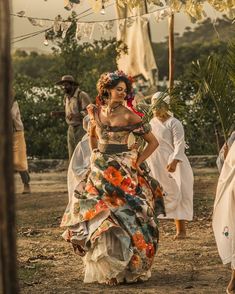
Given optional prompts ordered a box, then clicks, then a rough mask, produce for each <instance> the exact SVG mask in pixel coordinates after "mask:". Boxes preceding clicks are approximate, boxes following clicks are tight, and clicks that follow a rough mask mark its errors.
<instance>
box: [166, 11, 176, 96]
mask: <svg viewBox="0 0 235 294" xmlns="http://www.w3.org/2000/svg"><path fill="white" fill-rule="evenodd" d="M174 18H175V17H174V14H173V13H172V14H171V15H170V16H169V19H168V23H169V25H168V27H169V90H170V91H171V90H172V88H173V87H174V70H175V64H174Z"/></svg>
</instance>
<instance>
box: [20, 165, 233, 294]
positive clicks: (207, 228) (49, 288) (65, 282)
mask: <svg viewBox="0 0 235 294" xmlns="http://www.w3.org/2000/svg"><path fill="white" fill-rule="evenodd" d="M194 174H195V196H194V210H195V213H194V221H193V222H190V223H188V224H187V226H188V238H187V239H186V240H184V241H173V235H174V224H173V222H172V221H161V222H160V225H159V226H160V246H159V251H158V254H157V256H156V258H155V263H154V266H153V269H152V277H151V279H150V280H149V281H148V282H145V283H138V284H131V285H119V286H115V287H109V286H103V285H98V284H84V283H83V265H82V260H81V259H80V257H79V256H77V255H74V253H73V251H72V249H71V247H70V245H69V244H67V243H66V242H65V241H63V239H62V237H61V233H62V229H61V228H59V223H60V219H61V216H62V214H63V211H64V209H65V207H66V204H67V191H66V173H65V172H60V173H33V174H31V178H32V181H31V183H32V194H31V195H22V194H20V193H21V189H22V186H21V183H20V179H19V176H18V175H16V191H17V195H16V198H17V226H18V230H17V234H18V260H19V280H20V288H21V293H25V294H26V293H27V294H37V293H40V294H42V293H43V294H49V293H51V294H52V293H70V294H73V293H80V294H85V293H87V294H88V293H89V294H93V293H95V294H97V293H112V294H113V293H128V294H132V293H135V294H140V293H146V294H149V293H159V294H160V293H166V294H168V293H175V294H176V293H177V294H184V293H195V294H196V293H197V294H201V293H205V294H209V293H213V294H216V293H219V294H222V293H225V288H226V285H227V283H228V280H229V276H230V268H229V266H223V265H222V264H221V261H220V258H219V257H218V253H217V249H216V244H215V240H214V237H213V232H212V228H211V213H212V207H213V201H214V196H215V189H216V183H217V178H218V173H217V170H216V169H213V168H210V169H195V170H194Z"/></svg>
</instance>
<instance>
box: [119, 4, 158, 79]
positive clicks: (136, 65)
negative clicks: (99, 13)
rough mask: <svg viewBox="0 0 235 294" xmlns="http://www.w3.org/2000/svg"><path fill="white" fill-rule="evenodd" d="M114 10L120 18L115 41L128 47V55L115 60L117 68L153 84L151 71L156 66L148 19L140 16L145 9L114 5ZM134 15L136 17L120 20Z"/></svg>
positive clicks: (122, 55)
mask: <svg viewBox="0 0 235 294" xmlns="http://www.w3.org/2000/svg"><path fill="white" fill-rule="evenodd" d="M116 8H117V15H118V17H119V18H120V21H119V22H118V26H117V40H121V41H123V42H124V43H125V44H126V45H127V47H128V54H121V56H120V58H119V59H118V60H117V64H118V68H119V69H120V70H123V71H124V72H125V73H127V74H128V75H131V76H137V75H140V74H142V75H143V76H144V78H145V79H146V80H149V81H150V83H151V84H153V83H154V81H153V74H152V70H153V69H157V65H156V62H155V59H154V55H153V51H152V47H151V43H150V39H149V34H148V19H147V18H146V17H144V16H141V15H143V14H144V13H146V10H145V7H144V6H141V7H138V8H134V9H132V10H130V9H128V8H127V6H125V7H120V6H118V5H116ZM134 15H138V16H137V17H133V18H128V19H125V20H124V19H122V18H126V17H129V16H134Z"/></svg>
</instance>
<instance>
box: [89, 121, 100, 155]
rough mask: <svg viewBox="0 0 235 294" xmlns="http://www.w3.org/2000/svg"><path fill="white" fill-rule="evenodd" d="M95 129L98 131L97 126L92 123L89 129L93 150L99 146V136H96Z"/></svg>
mask: <svg viewBox="0 0 235 294" xmlns="http://www.w3.org/2000/svg"><path fill="white" fill-rule="evenodd" d="M95 129H96V126H95V124H92V123H91V125H90V127H89V143H90V148H91V150H93V149H96V148H97V146H98V142H97V135H96V130H95Z"/></svg>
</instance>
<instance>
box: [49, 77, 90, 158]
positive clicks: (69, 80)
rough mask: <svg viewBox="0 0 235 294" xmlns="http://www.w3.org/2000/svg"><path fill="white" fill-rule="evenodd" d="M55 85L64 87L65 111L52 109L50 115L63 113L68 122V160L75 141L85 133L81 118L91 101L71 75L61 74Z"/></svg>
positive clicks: (55, 115)
mask: <svg viewBox="0 0 235 294" xmlns="http://www.w3.org/2000/svg"><path fill="white" fill-rule="evenodd" d="M56 85H59V86H62V87H63V89H64V93H65V96H64V106H65V111H52V112H51V115H52V116H54V117H60V116H62V115H65V120H66V123H67V124H68V132H67V144H68V153H69V161H70V159H71V157H72V155H73V151H74V149H75V147H76V145H77V143H78V142H79V141H80V140H81V139H82V137H83V136H84V134H85V131H84V129H83V127H82V120H83V117H84V116H85V115H86V107H87V105H88V104H90V103H91V99H90V97H89V95H88V94H87V93H86V92H84V91H81V90H80V89H79V87H78V83H77V82H76V81H75V79H74V77H73V76H71V75H65V76H63V77H62V78H61V80H60V81H58V82H57V83H56Z"/></svg>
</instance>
